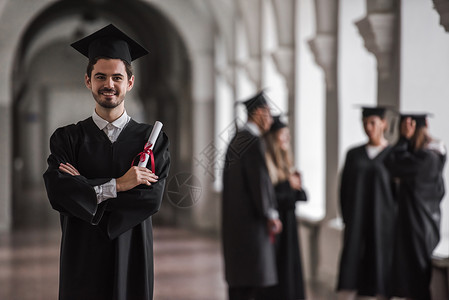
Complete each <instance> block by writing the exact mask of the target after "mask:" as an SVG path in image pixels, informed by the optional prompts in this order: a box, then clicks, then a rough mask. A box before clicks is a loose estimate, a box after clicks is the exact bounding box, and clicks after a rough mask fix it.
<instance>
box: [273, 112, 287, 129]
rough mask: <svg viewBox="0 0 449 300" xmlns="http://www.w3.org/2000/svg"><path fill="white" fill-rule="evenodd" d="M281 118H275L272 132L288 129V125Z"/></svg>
mask: <svg viewBox="0 0 449 300" xmlns="http://www.w3.org/2000/svg"><path fill="white" fill-rule="evenodd" d="M281 116H282V115H279V116H273V123H272V124H271V127H270V131H271V132H274V131H278V130H279V129H281V128H284V127H287V124H285V123H284V122H282V121H281Z"/></svg>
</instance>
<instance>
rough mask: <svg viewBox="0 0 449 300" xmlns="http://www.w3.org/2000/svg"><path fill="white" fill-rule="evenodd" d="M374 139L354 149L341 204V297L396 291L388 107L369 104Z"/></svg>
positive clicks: (366, 119) (366, 124) (366, 120)
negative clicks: (387, 163) (386, 133)
mask: <svg viewBox="0 0 449 300" xmlns="http://www.w3.org/2000/svg"><path fill="white" fill-rule="evenodd" d="M362 117H363V128H364V129H365V133H366V135H367V137H368V143H366V144H364V145H361V146H358V147H355V148H353V149H351V150H349V151H348V153H347V156H346V162H345V165H344V169H343V173H342V177H341V186H340V204H341V213H342V217H343V222H344V224H345V230H344V241H343V251H342V254H341V260H340V274H339V280H338V287H337V289H338V290H339V295H338V296H339V299H356V297H357V295H361V296H377V297H378V299H385V298H387V297H388V295H389V292H390V290H389V289H390V286H389V282H390V279H391V278H390V276H389V275H390V272H391V263H392V257H393V247H392V244H393V239H394V223H395V218H396V205H395V202H394V199H393V193H392V182H391V179H390V176H389V174H388V171H387V169H386V168H385V166H384V160H385V158H386V157H387V155H388V153H389V152H390V150H391V147H390V146H388V142H387V140H386V139H385V137H384V131H385V130H386V128H387V121H386V119H385V109H384V108H381V107H374V108H369V107H364V108H363V113H362Z"/></svg>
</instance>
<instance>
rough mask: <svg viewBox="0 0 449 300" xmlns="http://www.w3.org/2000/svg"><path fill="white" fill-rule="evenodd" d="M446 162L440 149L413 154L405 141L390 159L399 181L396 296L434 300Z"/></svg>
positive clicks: (401, 140)
mask: <svg viewBox="0 0 449 300" xmlns="http://www.w3.org/2000/svg"><path fill="white" fill-rule="evenodd" d="M445 161H446V155H445V154H442V153H440V152H438V151H436V150H430V149H425V150H420V151H416V152H412V151H410V149H409V142H408V141H407V140H406V139H404V138H401V139H400V140H399V142H398V143H397V145H396V146H395V147H394V149H393V151H392V153H391V154H390V155H389V157H388V159H387V160H386V165H387V167H388V169H389V170H390V172H391V174H392V176H394V177H396V178H399V192H398V201H399V207H398V209H399V210H398V224H397V238H396V241H395V254H394V266H393V274H394V275H393V280H394V290H393V295H394V296H398V297H409V298H413V299H420V300H426V299H430V290H429V287H430V280H431V273H432V262H431V255H432V252H433V250H434V249H435V247H436V246H437V244H438V241H439V239H440V218H441V213H440V202H441V200H442V198H443V196H444V182H443V175H442V172H443V167H444V164H445Z"/></svg>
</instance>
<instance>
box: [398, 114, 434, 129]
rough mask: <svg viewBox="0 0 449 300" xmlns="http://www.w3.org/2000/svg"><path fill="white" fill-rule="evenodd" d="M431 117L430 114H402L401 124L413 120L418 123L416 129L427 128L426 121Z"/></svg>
mask: <svg viewBox="0 0 449 300" xmlns="http://www.w3.org/2000/svg"><path fill="white" fill-rule="evenodd" d="M428 116H430V114H427V113H422V114H401V123H402V121H403V120H404V119H405V118H412V120H414V121H415V122H416V128H420V127H425V126H426V119H427V117H428Z"/></svg>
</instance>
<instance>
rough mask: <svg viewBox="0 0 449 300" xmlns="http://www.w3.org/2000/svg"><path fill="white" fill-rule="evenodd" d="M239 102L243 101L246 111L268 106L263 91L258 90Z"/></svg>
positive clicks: (250, 111)
mask: <svg viewBox="0 0 449 300" xmlns="http://www.w3.org/2000/svg"><path fill="white" fill-rule="evenodd" d="M239 103H243V104H245V106H246V110H247V111H248V113H249V114H250V113H252V112H254V111H255V110H256V109H257V108H259V107H265V106H268V101H267V97H266V96H265V93H264V92H263V91H261V92H259V93H258V94H257V95H255V96H253V97H251V98H250V99H248V100H245V101H240V102H239Z"/></svg>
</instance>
